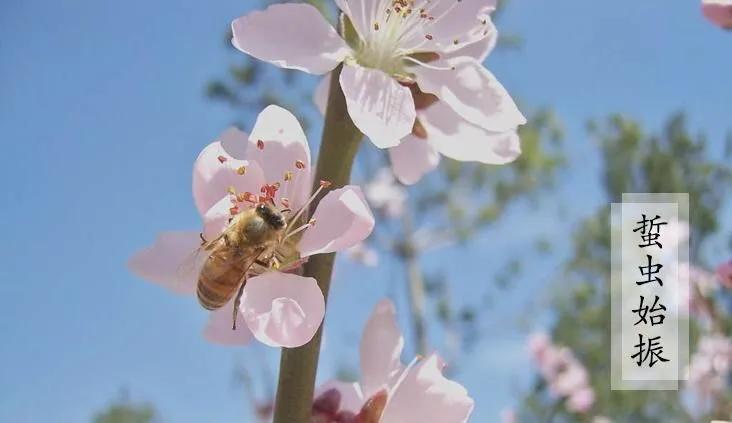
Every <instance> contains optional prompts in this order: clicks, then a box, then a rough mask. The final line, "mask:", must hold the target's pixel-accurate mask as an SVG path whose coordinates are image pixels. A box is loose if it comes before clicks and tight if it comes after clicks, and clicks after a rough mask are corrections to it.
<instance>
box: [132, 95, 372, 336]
mask: <svg viewBox="0 0 732 423" xmlns="http://www.w3.org/2000/svg"><path fill="white" fill-rule="evenodd" d="M311 184H312V175H311V169H310V149H309V147H308V144H307V140H306V138H305V134H304V133H303V130H302V127H301V126H300V124H299V123H298V121H297V119H296V118H295V117H294V116H293V115H292V114H291V113H290V112H288V111H287V110H285V109H282V108H280V107H277V106H269V107H267V108H265V109H264V110H263V111H262V112H261V113H260V114H259V116H258V117H257V121H256V123H255V125H254V129H253V130H252V134H251V135H249V136H247V135H246V134H245V133H244V132H242V131H240V130H238V129H235V128H232V129H229V130H227V131H226V132H225V133H223V134H222V135H221V136H220V137H219V139H217V140H216V141H215V142H213V143H211V144H209V145H208V146H206V147H205V148H204V149H203V151H202V152H201V153H200V155H199V156H198V159H196V162H195V164H194V166H193V199H194V202H195V204H196V207H197V209H198V211H199V213H200V215H201V217H202V219H203V231H202V233H199V232H198V231H186V232H164V233H161V234H160V235H158V237H157V239H156V241H155V243H154V244H153V245H152V246H150V247H148V248H146V249H144V250H142V251H140V252H138V253H136V254H135V255H134V256H133V257H132V258H131V259H130V262H129V267H130V269H131V270H132V271H133V272H134V273H135V274H137V275H138V276H140V277H142V278H144V279H147V280H150V281H152V282H155V283H157V284H160V285H162V286H164V287H166V288H168V289H169V290H171V291H173V292H176V293H180V294H193V293H195V292H196V284H197V280H198V274H199V272H200V269H201V268H202V266H203V264H204V263H205V261H206V260H207V259H208V257H206V255H205V254H203V253H201V252H200V251H199V247H200V246H201V238H200V237H201V236H202V237H203V238H205V239H209V240H210V239H214V238H215V237H216V236H218V235H219V234H220V233H221V232H222V231H223V230H225V229H226V227H227V225H228V224H229V222H230V220H231V217H232V216H233V215H235V214H237V213H240V212H241V211H243V210H245V209H247V208H249V207H254V205H255V204H257V203H258V202H259V201H262V199H261V198H260V199H257V198H258V195H259V194H261V193H263V192H267V193H268V194H267V195H269V197H267V198H268V199H267V201H269V202H271V203H272V204H274V205H277V206H278V207H279V206H280V205H281V206H282V208H283V209H284V208H288V209H291V210H292V212H291V213H295V212H296V211H298V210H301V209H303V207H306V206H307V203H308V199H309V198H310V187H311ZM255 193H256V194H255ZM303 212H306V211H305V210H303ZM286 216H287V215H286ZM288 219H289V220H290V223H294V222H297V220H298V216H297V215H294V216H292V215H290V217H289V218H288ZM373 225H374V218H373V215H372V214H371V210H370V209H369V207H368V205H367V204H366V201H365V199H364V196H363V194H362V192H361V190H360V189H359V188H358V187H356V186H346V187H343V188H339V189H335V190H333V191H330V192H328V193H327V194H326V195H325V196H324V197H323V199H322V200H321V201H320V203H319V206H318V208H317V209H316V210H315V213H314V214H313V220H311V221H310V222H309V223H307V224H305V225H303V226H301V227H300V228H294V227H293V228H288V232H287V234H288V236H289V237H292V240H294V241H293V242H294V248H295V249H296V252H295V253H292V252H290V253H289V254H288V255H287V260H290V261H289V262H284V263H281V268H282V269H283V270H289V271H291V270H294V269H295V268H297V267H298V266H299V265H300V264H301V263H302V261H304V260H306V259H307V257H308V256H310V255H313V254H321V253H329V252H334V251H339V250H344V249H347V248H349V247H352V246H353V245H356V244H358V243H359V242H361V241H362V240H363V239H365V238H366V237H367V236H368V235H369V234H370V233H371V230H372V229H373ZM293 226H295V225H293ZM259 273H260V274H256V275H254V276H250V277H249V278H248V280H247V283H246V286H245V288H244V293H243V296H242V302H241V306H240V307H239V310H238V313H237V314H236V320H237V322H238V323H240V324H238V325H237V326H236V330H232V329H231V327H232V308H233V307H234V305H233V301H232V302H231V303H230V304H228V305H227V306H225V307H222V308H220V309H218V310H216V311H213V312H211V317H210V319H209V323H208V325H207V326H206V329H205V331H204V337H205V338H206V339H207V340H209V341H211V342H214V343H219V344H224V345H241V344H246V343H247V342H249V341H250V340H251V338H252V337H255V338H256V339H257V340H259V341H260V342H263V343H265V344H267V345H270V346H278V347H279V346H284V347H297V346H300V345H303V344H305V343H307V342H308V341H309V340H310V339H311V338H312V336H313V335H314V334H315V331H316V330H317V329H318V327H319V326H320V324H321V322H322V319H323V315H324V313H325V302H324V299H323V294H322V292H321V291H320V288H319V287H318V285H317V283H316V281H315V279H313V278H307V277H302V276H299V275H297V274H293V273H283V272H279V271H265V272H264V273H262V272H259ZM241 323H243V324H241Z"/></svg>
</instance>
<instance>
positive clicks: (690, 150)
mask: <svg viewBox="0 0 732 423" xmlns="http://www.w3.org/2000/svg"><path fill="white" fill-rule="evenodd" d="M266 3H270V2H268V1H241V0H240V1H232V0H221V1H217V2H196V1H190V0H179V1H169V0H158V1H142V0H128V1H126V2H111V1H90V0H63V1H55V2H53V1H47V0H45V1H42V0H24V1H20V0H7V1H4V2H2V4H0V57H1V58H2V60H1V61H0V131H1V132H0V133H1V134H2V139H3V141H2V145H3V154H2V155H0V184H1V185H0V188H1V192H2V196H3V201H2V208H1V209H0V217H2V219H0V222H2V223H0V224H1V225H2V230H1V232H0V233H2V238H3V242H2V243H1V244H0V252H1V253H2V254H0V257H2V259H0V260H2V261H1V262H0V297H1V298H3V299H4V306H3V308H2V312H0V313H1V314H0V317H1V318H0V331H1V332H0V334H1V335H2V337H1V339H2V342H0V421H3V422H41V421H58V422H98V423H101V422H104V423H112V422H115V423H124V422H140V423H144V422H181V423H185V422H257V421H259V420H258V419H259V418H260V415H265V416H266V412H267V408H268V407H267V406H268V404H269V402H270V400H271V398H272V395H273V393H274V387H275V382H276V373H277V366H278V356H279V351H277V350H274V349H267V348H265V347H262V346H250V347H246V348H241V349H237V348H234V349H232V348H224V347H219V346H215V345H210V344H208V343H206V342H205V341H204V340H203V339H202V337H201V336H200V331H201V330H202V328H203V325H204V322H205V319H206V313H205V312H204V311H203V310H202V309H201V308H200V307H199V306H198V305H197V304H196V302H195V299H193V298H183V297H176V296H174V295H171V294H170V293H169V292H166V291H164V290H163V289H162V288H160V287H159V286H155V285H153V284H149V283H147V282H144V281H142V280H139V279H137V278H136V277H134V276H133V275H132V274H131V273H130V272H129V271H128V270H127V268H126V262H127V260H128V258H129V257H130V255H131V254H132V253H134V252H135V251H136V250H138V249H139V248H141V247H143V246H145V245H147V244H149V243H151V242H152V240H153V237H154V236H155V234H156V233H158V232H160V231H162V230H178V229H186V228H196V227H198V225H199V221H198V216H197V213H196V210H195V207H194V206H193V202H192V197H191V188H190V181H191V167H192V164H193V161H194V159H195V158H196V156H197V155H198V153H199V151H200V150H201V149H202V148H203V147H204V146H205V145H206V144H208V143H209V142H210V141H212V140H213V139H215V137H216V136H217V135H218V134H219V133H221V132H222V131H223V130H224V129H225V128H226V127H227V126H229V125H231V124H237V125H238V126H240V127H241V128H242V129H244V130H250V129H251V125H252V124H253V121H254V117H255V116H256V114H257V113H258V112H259V111H260V110H261V109H262V108H263V107H264V106H266V105H268V104H272V103H275V104H280V105H283V106H285V107H287V108H289V109H290V110H292V111H293V112H294V113H295V114H296V115H298V117H300V119H301V121H302V122H303V124H304V125H305V126H306V131H307V133H308V136H309V141H310V144H311V148H312V149H313V151H317V147H318V143H319V136H320V130H321V126H322V119H321V117H320V115H319V114H318V112H317V110H316V109H315V107H314V106H313V105H312V102H311V98H310V97H311V93H312V91H313V89H314V86H315V84H316V82H317V78H316V77H313V76H309V75H304V74H300V73H292V72H288V71H283V70H280V69H275V68H274V67H272V66H268V65H266V64H262V63H257V62H255V61H253V60H251V59H249V58H247V57H245V56H244V55H243V54H241V53H238V52H236V51H235V50H234V49H233V48H232V47H230V45H229V34H228V33H227V31H228V27H229V24H230V22H231V20H233V19H234V18H236V17H238V16H240V15H243V14H245V13H247V12H249V11H250V10H252V9H259V8H262V7H265V5H266ZM315 3H316V4H317V5H318V6H319V7H320V8H321V10H322V11H323V13H324V14H325V15H326V16H327V17H328V18H329V19H330V20H331V21H333V20H334V19H335V16H336V15H335V10H334V8H333V5H332V4H331V2H330V1H319V2H315ZM598 6H599V5H598V4H597V2H587V1H583V0H565V1H561V2H539V1H522V0H514V1H511V2H505V3H503V4H502V5H501V8H500V11H499V13H497V17H496V22H497V26H498V29H499V31H500V33H501V41H500V45H499V48H498V49H497V50H496V51H494V52H493V53H492V54H491V56H490V57H489V58H488V61H487V63H486V65H487V66H488V67H489V69H491V70H492V71H493V72H494V73H495V74H496V75H497V77H498V78H499V79H500V80H501V81H502V83H503V84H504V85H505V86H506V87H507V88H508V90H509V91H510V92H511V93H512V95H513V96H514V97H515V98H516V99H517V100H518V101H519V103H520V105H521V108H522V110H523V111H524V114H526V115H527V117H528V118H529V121H530V122H529V124H528V125H526V126H525V127H524V128H523V129H522V134H521V135H522V148H523V151H524V153H523V155H522V156H521V158H520V159H519V160H518V161H517V162H515V163H513V164H509V165H505V166H500V167H498V166H487V165H480V166H479V165H475V164H466V163H462V164H460V163H456V162H451V161H449V160H443V161H442V163H441V166H440V170H439V171H437V172H433V173H432V174H430V175H429V176H428V177H427V178H426V179H425V180H424V181H422V182H421V183H419V184H417V185H415V186H412V187H408V188H407V187H403V186H401V185H398V184H396V183H395V182H393V181H392V180H390V179H389V177H388V174H384V173H383V172H379V169H381V168H383V167H385V166H388V162H387V161H386V159H385V156H384V154H383V152H381V151H378V150H376V149H375V148H374V147H373V146H372V145H371V144H370V143H363V146H362V151H361V152H360V154H359V157H358V159H357V160H358V161H357V164H356V170H355V175H354V180H355V181H356V182H357V183H361V184H364V185H366V187H367V191H368V190H369V188H371V190H372V192H375V193H379V192H381V193H383V192H387V193H389V194H390V195H388V196H387V198H388V200H389V201H388V202H381V203H380V202H379V201H377V200H378V199H376V198H374V196H371V198H370V200H372V206H373V207H374V209H375V210H376V211H377V214H378V216H377V217H378V224H377V230H376V232H375V233H374V234H373V235H372V237H371V238H369V240H368V242H367V243H365V244H364V245H363V246H361V247H360V248H359V249H356V250H354V251H351V252H350V253H349V254H343V255H341V256H339V260H338V263H337V267H336V273H335V279H334V285H333V289H332V291H331V296H330V304H329V310H328V315H327V317H326V329H325V342H324V345H323V353H322V355H321V362H320V367H319V380H320V381H324V380H327V379H330V378H332V377H339V378H341V379H345V380H348V379H353V378H355V377H357V363H358V341H359V338H360V332H361V329H362V327H363V324H364V322H365V320H366V319H367V317H368V315H369V313H370V311H371V308H372V307H373V305H374V304H375V303H376V302H377V301H378V300H379V299H380V298H382V297H384V296H389V297H391V298H393V299H394V301H395V302H396V303H397V308H398V310H399V317H400V323H401V327H402V329H403V331H404V333H405V336H406V339H407V348H406V354H407V355H409V356H410V357H406V358H407V359H408V358H411V356H413V355H415V354H419V353H422V352H424V351H432V350H437V351H439V352H440V353H441V354H442V355H443V356H444V357H445V358H446V360H447V361H448V362H449V367H448V373H449V377H451V378H453V379H455V380H457V381H459V382H460V383H462V384H464V385H465V386H466V388H467V389H468V390H469V391H470V393H471V395H472V396H473V398H474V399H475V400H476V408H475V412H474V413H473V418H472V419H471V421H475V422H492V421H501V419H505V421H509V419H510V418H512V417H514V418H515V419H516V421H522V422H523V421H526V422H534V421H552V419H553V420H554V421H593V420H594V421H602V420H599V419H598V417H599V416H605V417H608V418H611V419H612V420H613V421H619V422H625V421H632V422H636V421H637V422H642V421H671V422H676V421H679V422H685V421H708V420H709V418H710V417H716V418H727V419H729V418H732V398H731V395H730V390H729V386H730V379H732V375H731V374H730V369H731V368H732V347H730V346H729V345H730V340H729V338H728V337H727V336H729V335H730V332H731V331H730V328H731V327H732V320H731V319H730V311H732V295H730V290H729V288H725V286H724V284H723V283H722V282H724V279H723V277H720V276H719V275H715V273H714V272H715V269H716V268H717V266H719V265H720V264H723V263H725V262H726V261H727V260H729V259H730V258H732V237H731V233H732V232H731V230H732V207H731V206H730V204H729V202H725V199H726V198H728V196H729V191H730V188H731V187H732V183H731V181H732V179H731V178H732V177H731V172H732V169H731V168H730V163H731V162H732V158H731V156H730V154H731V153H732V139H731V138H730V136H729V131H730V129H732V107H731V106H732V104H731V103H730V99H732V84H730V83H729V76H730V74H731V71H732V54H731V53H732V33H728V32H725V31H723V30H721V29H719V28H717V27H715V26H713V25H711V24H710V23H708V22H707V21H705V20H704V18H703V17H702V15H701V12H700V4H699V2H698V1H696V0H682V1H678V2H673V4H671V3H669V2H668V1H667V0H646V1H642V2H639V1H636V0H618V1H616V2H612V4H608V5H602V7H598ZM374 175H377V176H376V177H374ZM623 192H689V193H690V196H691V222H690V224H691V243H692V254H691V263H690V266H692V267H693V269H695V272H696V273H694V275H695V276H694V277H692V282H693V283H694V284H695V288H694V289H692V292H694V293H695V295H697V298H696V299H697V300H698V301H700V304H701V306H699V307H696V308H693V310H691V311H690V313H689V314H690V316H689V318H690V319H691V327H692V343H691V351H692V353H697V354H696V361H695V363H696V366H697V368H695V369H690V372H695V373H693V374H694V375H695V377H694V378H692V380H691V381H690V383H687V384H685V385H684V388H683V389H682V390H681V391H680V392H640V393H638V392H625V393H624V392H617V391H610V389H609V386H610V383H609V369H608V363H609V361H608V349H609V347H608V338H607V335H608V325H609V308H608V303H609V297H608V290H609V289H608V283H609V282H608V278H609V275H608V269H609V231H608V204H609V202H612V201H616V200H618V199H619V196H620V194H621V193H623ZM730 284H732V282H730ZM539 332H544V333H546V334H547V336H548V339H550V342H551V343H552V345H553V346H556V347H557V348H567V349H568V350H570V351H571V352H572V356H573V357H574V359H575V360H576V362H578V363H581V365H582V367H583V368H584V369H586V371H587V374H588V376H589V377H588V382H587V383H588V384H589V385H590V389H591V391H592V393H593V395H592V397H593V398H592V401H589V402H587V401H586V403H585V404H584V405H585V406H583V407H578V406H577V404H574V405H571V404H569V401H568V398H565V397H563V396H562V395H561V394H557V393H556V392H553V390H552V389H551V386H549V385H550V384H549V383H547V380H545V379H544V378H543V377H542V373H541V372H540V371H539V370H540V369H539V368H538V367H537V366H536V365H535V364H536V363H535V361H536V360H535V357H534V358H532V355H531V353H530V348H528V347H527V343H528V344H530V345H529V346H531V345H534V344H531V343H529V342H528V341H527V340H529V339H533V340H536V339H539V338H537V335H536V333H539ZM532 334H533V335H532ZM546 339H547V338H545V340H546ZM534 346H535V345H534ZM712 363H715V364H712ZM719 363H721V364H719ZM715 372H716V373H715ZM265 420H266V417H265Z"/></svg>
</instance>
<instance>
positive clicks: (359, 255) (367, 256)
mask: <svg viewBox="0 0 732 423" xmlns="http://www.w3.org/2000/svg"><path fill="white" fill-rule="evenodd" d="M346 255H347V256H348V258H349V259H351V260H353V261H355V262H356V263H361V264H363V265H364V266H368V267H376V265H378V264H379V254H378V253H377V252H376V250H374V249H373V248H371V247H369V246H368V245H366V243H364V242H359V243H358V244H356V245H354V246H353V247H351V248H349V249H347V250H346Z"/></svg>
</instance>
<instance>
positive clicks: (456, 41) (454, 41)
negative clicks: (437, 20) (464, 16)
mask: <svg viewBox="0 0 732 423" xmlns="http://www.w3.org/2000/svg"><path fill="white" fill-rule="evenodd" d="M452 43H453V44H455V45H458V44H459V43H460V41H459V40H458V39H457V38H455V39H454V40H452Z"/></svg>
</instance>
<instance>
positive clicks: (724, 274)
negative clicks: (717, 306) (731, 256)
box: [716, 260, 732, 289]
mask: <svg viewBox="0 0 732 423" xmlns="http://www.w3.org/2000/svg"><path fill="white" fill-rule="evenodd" d="M716 273H717V279H719V282H720V283H721V284H722V286H724V287H725V288H730V289H732V260H729V261H727V262H724V263H722V264H720V265H719V266H717V271H716Z"/></svg>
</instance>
